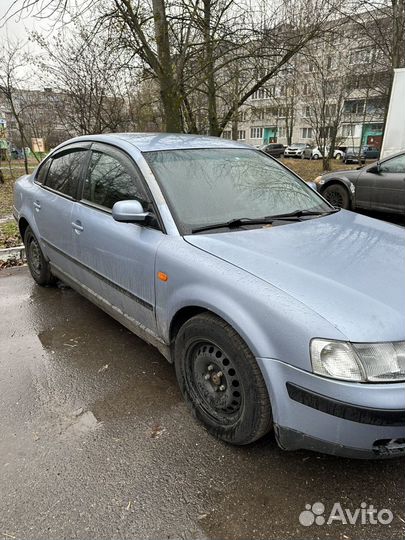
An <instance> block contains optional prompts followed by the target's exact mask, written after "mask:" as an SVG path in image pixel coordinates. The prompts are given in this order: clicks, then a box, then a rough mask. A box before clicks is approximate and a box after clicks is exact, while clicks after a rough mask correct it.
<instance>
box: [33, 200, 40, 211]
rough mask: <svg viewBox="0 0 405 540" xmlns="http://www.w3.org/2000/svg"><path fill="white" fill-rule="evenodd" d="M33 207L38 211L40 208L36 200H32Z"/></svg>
mask: <svg viewBox="0 0 405 540" xmlns="http://www.w3.org/2000/svg"><path fill="white" fill-rule="evenodd" d="M34 208H35V210H36V211H37V212H38V210H41V205H40V204H39V202H38V201H34Z"/></svg>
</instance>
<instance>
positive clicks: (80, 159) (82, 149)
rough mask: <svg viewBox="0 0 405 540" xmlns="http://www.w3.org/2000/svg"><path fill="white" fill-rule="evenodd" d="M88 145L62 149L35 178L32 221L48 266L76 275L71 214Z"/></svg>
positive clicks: (46, 162)
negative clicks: (37, 232)
mask: <svg viewBox="0 0 405 540" xmlns="http://www.w3.org/2000/svg"><path fill="white" fill-rule="evenodd" d="M89 147H90V144H87V145H86V144H74V145H70V146H68V147H65V148H63V149H62V150H60V151H59V152H57V153H55V154H53V155H52V156H51V157H50V158H49V159H48V160H47V161H45V162H44V163H43V164H42V165H41V167H40V169H39V170H38V173H37V175H36V178H35V192H34V196H33V207H34V208H33V209H34V219H35V222H36V225H37V228H38V231H39V234H40V238H39V240H40V242H41V244H42V246H43V248H44V252H45V253H46V255H47V256H48V258H49V260H50V262H51V265H54V266H56V267H58V268H60V269H61V270H62V271H64V272H68V273H69V274H70V275H72V276H77V266H76V264H75V260H74V256H75V253H74V251H75V246H74V244H73V243H72V240H73V235H72V212H73V208H74V205H75V204H76V200H77V194H78V188H79V185H80V179H81V175H82V173H83V171H84V170H85V167H86V161H87V159H88V157H89Z"/></svg>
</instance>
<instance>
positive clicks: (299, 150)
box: [284, 143, 311, 158]
mask: <svg viewBox="0 0 405 540" xmlns="http://www.w3.org/2000/svg"><path fill="white" fill-rule="evenodd" d="M306 148H311V145H310V144H306V143H294V144H291V145H290V146H287V148H286V149H285V150H284V157H295V158H301V156H302V154H303V152H304V150H305V149H306Z"/></svg>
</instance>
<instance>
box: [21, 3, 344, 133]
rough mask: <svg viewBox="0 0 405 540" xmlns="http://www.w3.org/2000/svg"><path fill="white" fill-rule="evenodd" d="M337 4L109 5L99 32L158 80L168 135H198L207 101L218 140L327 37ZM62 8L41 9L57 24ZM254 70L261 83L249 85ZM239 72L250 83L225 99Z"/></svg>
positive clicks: (255, 81) (101, 16)
mask: <svg viewBox="0 0 405 540" xmlns="http://www.w3.org/2000/svg"><path fill="white" fill-rule="evenodd" d="M341 1H342V0H329V1H328V2H324V1H323V0H306V1H305V2H304V1H303V0H295V2H294V4H293V5H292V2H291V0H282V1H281V2H280V3H279V4H277V5H276V4H275V3H274V2H268V1H266V0H263V2H261V3H260V2H258V3H257V5H255V6H254V9H253V8H252V5H251V3H250V2H248V1H247V0H246V1H241V2H238V3H236V2H235V1H234V0H151V2H150V4H149V3H145V2H141V1H140V0H137V1H134V0H110V1H108V2H106V3H105V4H102V5H101V7H100V13H99V16H98V17H97V25H98V26H97V28H100V25H109V26H108V27H109V28H110V30H111V29H112V30H113V32H111V34H112V33H114V34H115V36H116V39H115V47H117V49H119V50H126V51H127V52H128V53H129V54H130V55H134V56H136V57H137V58H139V60H140V61H141V62H142V63H143V65H144V67H145V68H146V69H148V70H149V71H150V73H151V74H152V75H153V77H154V78H155V79H156V81H157V83H158V87H159V92H160V99H161V103H162V110H163V115H164V122H165V128H166V130H167V131H174V132H176V131H182V130H184V129H185V124H186V123H187V124H188V125H189V126H194V127H196V125H197V122H196V121H195V114H194V112H195V111H193V107H192V102H193V101H194V99H195V96H196V95H204V96H205V101H206V109H207V117H208V131H209V133H210V134H212V135H220V134H221V133H222V131H223V130H224V128H225V127H226V126H227V125H228V123H231V122H232V121H234V122H235V119H236V118H237V114H238V110H239V108H240V107H241V106H242V105H243V104H244V103H245V102H246V100H247V99H248V98H249V97H250V96H251V95H252V94H254V92H256V91H257V90H258V89H260V88H262V87H263V86H264V85H266V84H267V83H268V82H269V81H270V80H271V79H272V78H273V77H274V76H275V75H276V74H277V73H278V72H279V70H280V69H281V68H283V66H285V65H286V64H287V63H288V62H290V61H291V59H292V58H293V57H294V56H295V55H296V54H297V53H298V52H299V51H300V50H301V49H302V48H303V47H304V46H305V45H306V44H307V43H309V42H310V41H311V40H313V39H314V38H315V37H316V36H317V35H319V34H320V33H323V32H325V31H326V30H327V27H326V26H325V25H326V22H327V21H328V19H329V17H330V13H331V11H332V10H331V3H332V2H333V3H339V2H341ZM41 5H42V4H41V3H40V2H39V0H16V1H15V3H14V10H15V9H19V10H24V8H25V9H27V8H28V7H31V8H33V7H34V6H37V9H38V10H39V13H43V12H44V11H43V10H44V9H45V8H43V9H42V10H41ZM66 5H67V2H66V1H61V0H50V1H49V2H47V4H46V6H47V8H48V10H49V9H52V10H53V13H54V14H58V15H59V16H62V14H63V13H64V12H65V11H66ZM84 6H85V7H88V3H86V2H85V3H84ZM80 9H81V10H82V11H83V9H84V8H83V6H80ZM308 13H311V19H310V20H308ZM232 67H233V68H234V69H232ZM258 68H260V75H259V76H257V77H252V75H253V74H254V73H255V72H257V71H258ZM240 69H243V70H246V71H248V72H250V77H245V80H244V81H243V80H242V78H240V80H239V82H238V84H237V87H238V91H237V92H236V94H235V87H236V86H235V84H232V85H230V84H228V86H229V87H230V86H232V91H231V92H227V91H226V87H227V79H226V74H227V73H228V74H231V79H232V81H233V82H234V77H235V73H237V72H238V71H240ZM229 81H230V80H229V79H228V83H229ZM252 81H253V82H252ZM197 101H198V100H197Z"/></svg>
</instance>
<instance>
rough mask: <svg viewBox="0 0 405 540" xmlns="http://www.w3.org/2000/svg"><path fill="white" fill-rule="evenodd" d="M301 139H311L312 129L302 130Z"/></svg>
mask: <svg viewBox="0 0 405 540" xmlns="http://www.w3.org/2000/svg"><path fill="white" fill-rule="evenodd" d="M301 131H302V138H303V139H312V128H302V130H301Z"/></svg>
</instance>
